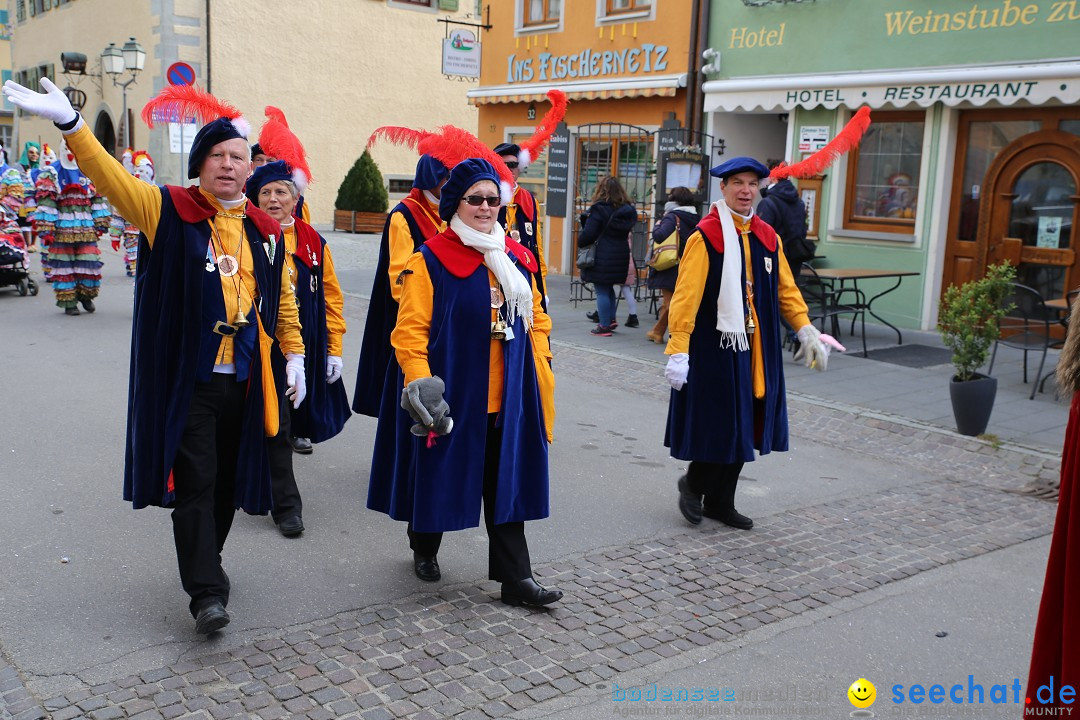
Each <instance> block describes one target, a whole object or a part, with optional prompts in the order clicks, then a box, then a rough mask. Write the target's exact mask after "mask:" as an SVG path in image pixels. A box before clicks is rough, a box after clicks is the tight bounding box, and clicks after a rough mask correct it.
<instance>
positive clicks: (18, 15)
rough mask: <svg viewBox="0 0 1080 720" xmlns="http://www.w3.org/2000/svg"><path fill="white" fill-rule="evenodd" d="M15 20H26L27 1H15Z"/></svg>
mask: <svg viewBox="0 0 1080 720" xmlns="http://www.w3.org/2000/svg"><path fill="white" fill-rule="evenodd" d="M15 19H16V20H17V21H18V22H24V21H25V20H26V0H15Z"/></svg>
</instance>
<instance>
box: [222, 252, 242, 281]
mask: <svg viewBox="0 0 1080 720" xmlns="http://www.w3.org/2000/svg"><path fill="white" fill-rule="evenodd" d="M217 266H218V272H219V273H221V274H222V275H224V276H225V277H232V276H233V275H235V274H236V272H237V271H238V270H239V269H240V263H238V262H236V258H234V257H233V256H232V255H218V258H217Z"/></svg>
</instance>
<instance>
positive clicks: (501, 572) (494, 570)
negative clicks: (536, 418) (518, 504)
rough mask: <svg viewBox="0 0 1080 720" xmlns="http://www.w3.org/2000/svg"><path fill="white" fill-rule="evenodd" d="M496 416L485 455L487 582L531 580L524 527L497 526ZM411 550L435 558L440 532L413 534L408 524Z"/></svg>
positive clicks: (490, 418)
mask: <svg viewBox="0 0 1080 720" xmlns="http://www.w3.org/2000/svg"><path fill="white" fill-rule="evenodd" d="M495 417H496V414H495V413H489V414H488V429H487V450H486V451H485V453H484V491H483V492H484V525H485V526H486V527H487V534H488V578H489V579H491V580H495V581H496V582H514V581H515V580H524V579H525V578H527V577H532V562H531V561H530V560H529V545H528V543H527V542H526V541H525V523H523V522H509V523H501V524H499V525H496V524H495V490H496V486H497V484H498V480H499V443H500V441H501V440H502V430H501V429H498V428H496V427H495ZM408 533H409V547H410V548H412V549H413V551H415V552H417V553H419V554H421V555H424V556H425V557H434V556H435V555H436V554H437V553H438V552H439V546H440V545H441V544H442V536H443V534H442V533H441V532H436V533H422V532H414V531H413V529H412V523H409V528H408Z"/></svg>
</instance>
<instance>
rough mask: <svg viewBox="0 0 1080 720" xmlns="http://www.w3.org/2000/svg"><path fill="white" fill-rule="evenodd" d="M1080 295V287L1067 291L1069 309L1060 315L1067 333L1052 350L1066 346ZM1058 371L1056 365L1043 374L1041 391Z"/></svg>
mask: <svg viewBox="0 0 1080 720" xmlns="http://www.w3.org/2000/svg"><path fill="white" fill-rule="evenodd" d="M1078 296H1080V288H1073V289H1072V290H1070V291H1069V292H1067V293H1065V305H1066V306H1067V307H1068V308H1069V309H1068V310H1066V311H1065V312H1064V313H1062V314H1061V315H1060V316H1059V317H1058V323H1059V324H1060V325H1061V326H1062V327H1063V328H1065V333H1066V334H1065V335H1063V336H1062V337H1061V338H1060V339H1057V340H1054V341H1053V343H1052V344H1051V345H1050V349H1051V350H1060V349H1061V348H1063V347H1065V338H1067V337H1068V332H1069V320H1070V319H1071V318H1072V314H1073V305H1075V304H1076V298H1077V297H1078ZM1056 371H1057V367H1056V366H1055V367H1054V369H1053V370H1047V372H1046V374H1045V375H1043V378H1042V380H1041V381H1039V392H1046V381H1047V380H1049V379H1050V378H1052V377H1053V376H1054V374H1055V373H1056ZM1054 397H1055V398H1056V397H1057V392H1055V393H1054Z"/></svg>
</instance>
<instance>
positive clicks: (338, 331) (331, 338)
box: [304, 204, 345, 357]
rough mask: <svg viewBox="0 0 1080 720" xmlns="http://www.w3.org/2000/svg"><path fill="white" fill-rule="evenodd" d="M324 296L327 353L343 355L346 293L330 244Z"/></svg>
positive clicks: (325, 263) (325, 252)
mask: <svg viewBox="0 0 1080 720" xmlns="http://www.w3.org/2000/svg"><path fill="white" fill-rule="evenodd" d="M304 207H307V205H306V204H305V205H304ZM323 296H324V298H325V300H326V336H327V337H326V353H327V354H328V355H335V356H337V357H341V336H342V335H344V334H345V295H344V294H342V292H341V285H340V284H339V283H338V279H337V273H336V272H334V258H333V257H332V256H331V255H330V246H329V245H324V246H323Z"/></svg>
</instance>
